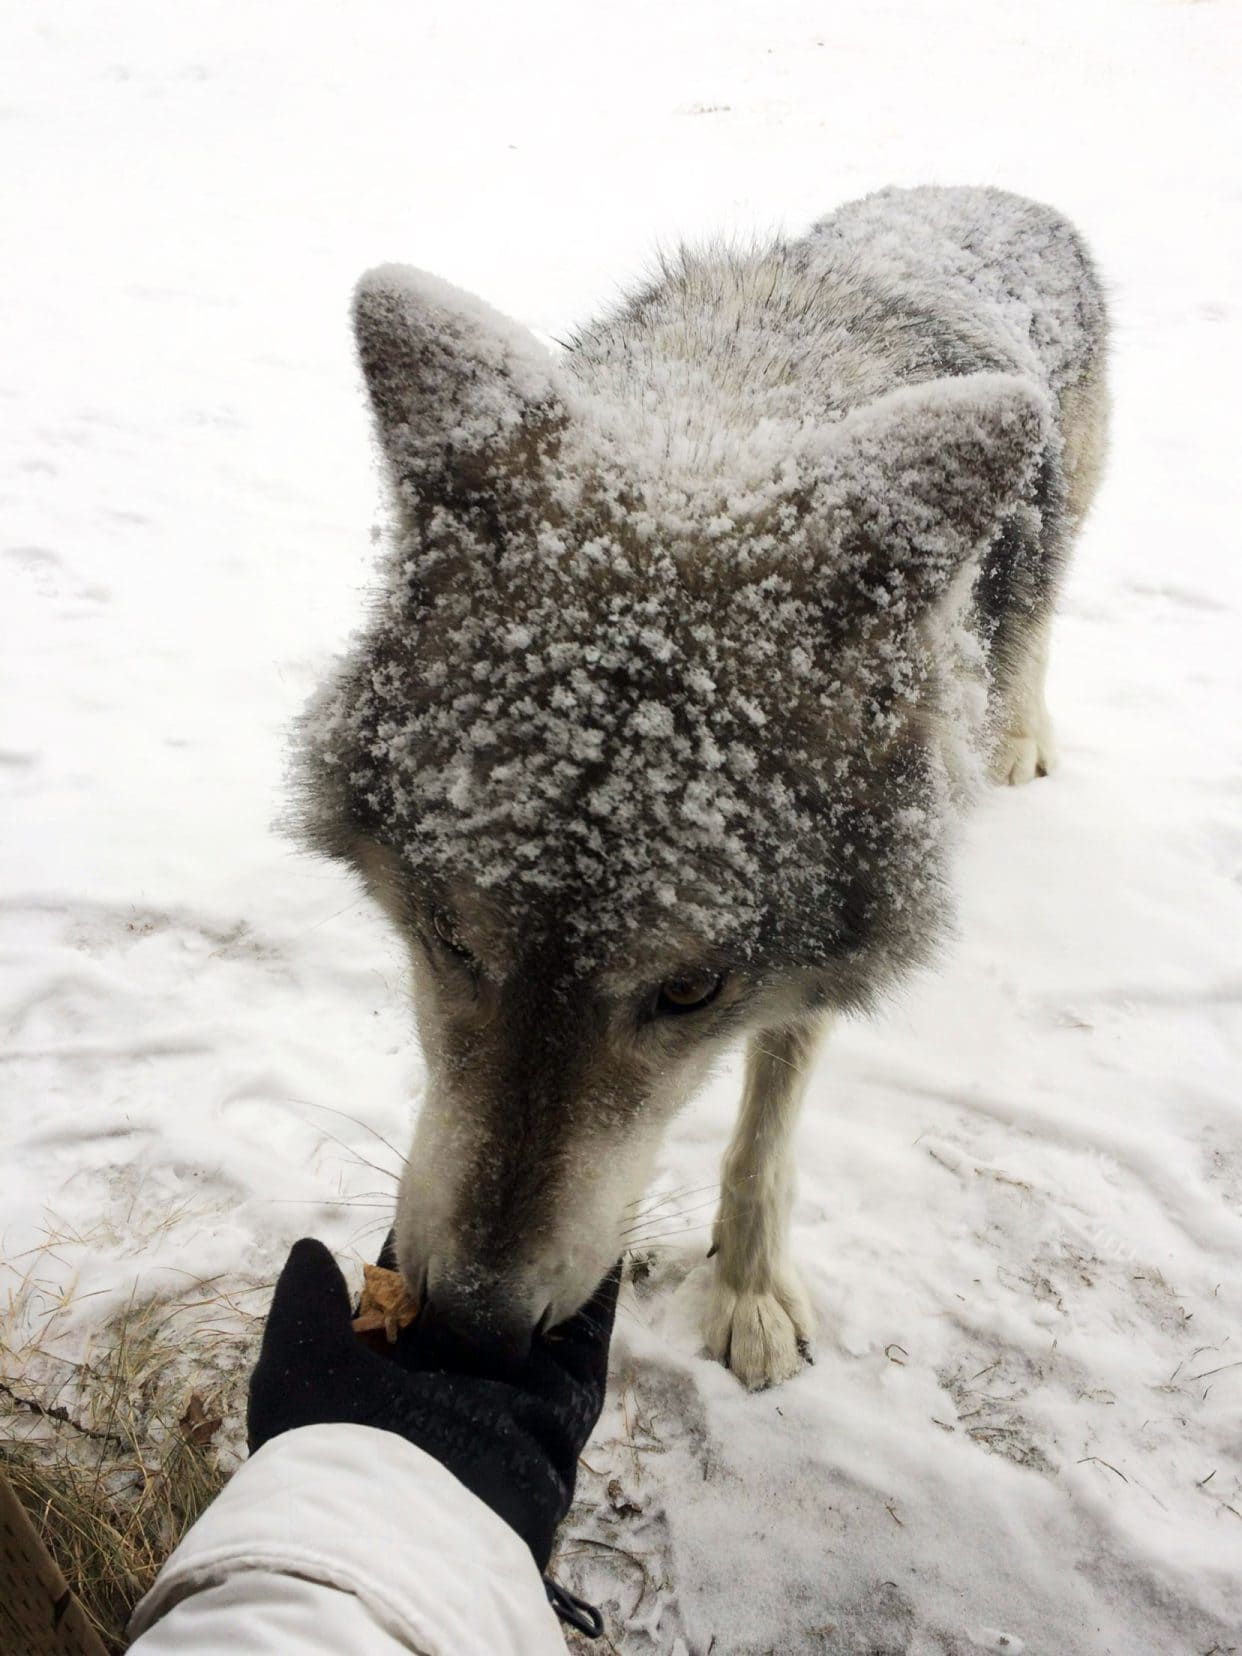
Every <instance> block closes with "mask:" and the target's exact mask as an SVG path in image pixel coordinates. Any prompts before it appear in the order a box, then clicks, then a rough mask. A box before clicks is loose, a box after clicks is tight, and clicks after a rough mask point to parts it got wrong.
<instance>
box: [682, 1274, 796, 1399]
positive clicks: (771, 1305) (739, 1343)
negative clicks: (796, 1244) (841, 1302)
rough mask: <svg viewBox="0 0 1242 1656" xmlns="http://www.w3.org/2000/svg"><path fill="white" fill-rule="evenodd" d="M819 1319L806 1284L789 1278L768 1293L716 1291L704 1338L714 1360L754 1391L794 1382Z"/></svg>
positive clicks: (722, 1286)
mask: <svg viewBox="0 0 1242 1656" xmlns="http://www.w3.org/2000/svg"><path fill="white" fill-rule="evenodd" d="M813 1322H814V1318H813V1317H812V1315H811V1308H810V1306H809V1304H808V1303H807V1298H806V1295H805V1294H804V1293H803V1291H802V1287H801V1284H799V1283H798V1282H796V1281H793V1280H790V1279H788V1278H787V1279H786V1280H785V1281H784V1282H783V1283H780V1284H779V1285H777V1287H776V1288H775V1289H773V1290H772V1291H771V1292H769V1293H766V1294H755V1293H746V1292H736V1291H735V1290H734V1289H732V1288H729V1287H727V1286H726V1284H724V1283H723V1282H717V1283H716V1284H715V1286H714V1287H713V1289H712V1297H711V1301H710V1303H709V1305H708V1308H707V1315H706V1316H705V1317H704V1319H703V1338H704V1340H705V1342H706V1344H707V1349H708V1351H709V1352H710V1353H711V1355H712V1356H713V1357H716V1358H718V1359H719V1360H720V1361H721V1362H722V1363H724V1364H725V1366H726V1367H727V1368H730V1369H732V1371H733V1373H734V1374H736V1375H737V1377H738V1379H739V1380H740V1381H741V1382H742V1384H743V1385H744V1386H745V1387H747V1388H748V1390H750V1391H759V1390H760V1389H761V1388H762V1387H764V1386H777V1385H779V1384H780V1383H781V1381H782V1380H790V1379H792V1378H793V1376H794V1375H795V1374H797V1372H798V1370H799V1369H800V1368H801V1367H802V1365H803V1363H804V1362H805V1361H807V1360H808V1358H807V1350H806V1347H807V1341H808V1340H809V1339H810V1336H811V1329H812V1325H813Z"/></svg>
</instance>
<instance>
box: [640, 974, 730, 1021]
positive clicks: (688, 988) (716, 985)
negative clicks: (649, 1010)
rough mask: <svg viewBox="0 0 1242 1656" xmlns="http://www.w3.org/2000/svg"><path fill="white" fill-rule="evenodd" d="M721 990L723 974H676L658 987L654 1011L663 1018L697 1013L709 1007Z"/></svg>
mask: <svg viewBox="0 0 1242 1656" xmlns="http://www.w3.org/2000/svg"><path fill="white" fill-rule="evenodd" d="M723 988H724V973H723V972H678V974H677V976H676V977H671V978H665V980H664V982H663V983H662V984H661V985H660V988H659V992H658V993H657V995H656V1004H655V1009H656V1011H657V1012H659V1013H662V1014H663V1015H664V1016H665V1017H677V1016H680V1015H681V1014H682V1013H684V1012H698V1011H700V1010H701V1009H702V1008H703V1007H705V1006H710V1005H711V1003H712V1002H713V1001H714V1000H715V998H716V996H717V995H718V994H719V993H720V991H721V990H722V989H723Z"/></svg>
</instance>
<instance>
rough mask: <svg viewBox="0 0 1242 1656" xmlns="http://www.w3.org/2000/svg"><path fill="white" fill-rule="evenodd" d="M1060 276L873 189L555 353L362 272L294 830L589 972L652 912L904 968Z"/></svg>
mask: <svg viewBox="0 0 1242 1656" xmlns="http://www.w3.org/2000/svg"><path fill="white" fill-rule="evenodd" d="M915 209H917V211H918V212H919V213H921V214H922V215H923V216H924V217H925V218H926V219H927V221H928V223H929V224H932V225H934V226H937V227H938V229H939V240H936V239H934V238H932V251H931V256H930V257H927V256H926V248H925V247H923V246H922V243H925V242H926V241H927V240H928V238H927V237H923V238H922V239H921V243H920V253H919V255H918V256H917V259H916V255H915V254H914V253H912V252H911V251H910V249H911V247H912V246H913V245H914V243H913V241H912V240H911V239H910V238H911V231H910V223H909V220H910V216H911V213H912V212H913V211H915ZM968 218H969V219H972V220H973V219H982V221H983V222H986V223H990V222H991V221H992V220H995V221H996V223H995V226H994V228H993V231H992V235H991V239H990V241H989V243H988V245H987V248H986V252H987V254H988V255H989V256H990V255H991V254H992V252H993V251H994V250H995V248H997V247H1001V246H1005V245H1006V241H1005V238H1006V237H1008V258H1007V262H1006V263H1004V264H1003V265H1002V267H1001V269H1000V272H999V274H997V275H995V276H989V278H988V282H984V281H983V279H982V274H981V273H982V271H983V266H982V264H981V260H980V256H979V255H978V254H975V253H973V252H971V251H970V245H969V240H968V238H966V239H964V237H963V225H964V223H965V221H966V219H968ZM1032 222H1034V223H1035V225H1036V226H1037V230H1038V233H1037V235H1036V237H1035V243H1036V244H1037V245H1034V244H1033V243H1032V236H1031V230H1030V226H1031V223H1032ZM894 248H896V249H898V250H899V251H900V252H901V254H902V256H901V257H895V256H894V254H893V249H894ZM1032 252H1034V255H1035V262H1036V264H1037V265H1038V267H1039V269H1038V270H1037V272H1036V274H1035V275H1034V276H1031V277H1029V278H1028V280H1027V283H1026V284H1025V285H1024V284H1019V283H1014V282H1011V281H1009V279H1008V277H1007V275H1006V271H1007V270H1008V269H1009V267H1010V266H1012V267H1014V268H1017V267H1019V266H1020V265H1021V263H1022V260H1023V258H1024V257H1027V256H1030V255H1032ZM950 254H951V256H950ZM916 265H917V268H916ZM1045 267H1047V268H1048V269H1050V270H1052V271H1053V272H1055V273H1056V275H1057V278H1058V279H1057V280H1054V281H1052V282H1050V283H1048V284H1046V287H1045V286H1040V284H1039V282H1038V277H1039V276H1040V275H1041V274H1042V272H1043V270H1044V268H1045ZM1083 268H1084V267H1083V261H1082V256H1081V254H1080V253H1079V252H1078V250H1077V245H1076V243H1075V242H1074V240H1073V238H1072V234H1071V233H1069V232H1067V231H1066V230H1065V229H1064V227H1063V226H1061V225H1060V221H1059V220H1056V219H1055V218H1054V217H1053V215H1051V214H1050V213H1048V212H1047V210H1045V209H1042V208H1037V207H1034V206H1032V205H1031V204H1029V203H1020V202H1015V200H1014V198H1010V197H1005V196H1002V195H1000V194H999V193H998V192H985V191H915V192H897V193H889V194H886V195H884V196H881V197H878V198H873V201H872V202H871V203H861V204H858V205H857V206H856V207H855V208H853V209H846V210H845V211H844V213H843V214H842V215H841V216H840V218H839V219H838V220H836V221H832V220H830V221H828V223H827V224H826V225H824V226H821V227H819V228H818V229H817V230H816V231H815V232H813V233H812V235H811V236H810V237H809V238H808V239H807V240H806V241H804V242H801V243H798V244H795V245H780V246H776V247H773V248H770V249H766V250H756V251H754V252H752V253H749V254H742V253H738V252H732V251H728V250H723V251H721V250H715V251H711V250H709V251H707V252H705V253H702V254H693V253H684V254H683V255H682V257H681V258H680V260H679V261H678V262H677V263H676V264H673V265H671V266H668V267H666V268H665V269H664V270H663V272H662V273H661V275H660V277H659V279H658V280H657V281H656V282H655V283H654V284H653V286H651V287H650V288H649V289H648V290H647V291H646V292H644V293H642V294H640V295H638V296H637V297H635V298H634V299H633V300H631V301H630V302H629V303H628V304H627V305H625V306H623V307H622V308H621V309H620V310H619V311H618V312H616V313H615V314H614V315H612V316H610V317H608V318H606V319H604V320H603V321H602V322H601V323H599V324H598V325H597V326H595V327H593V328H590V329H587V330H585V331H584V332H583V333H582V334H581V335H580V336H579V337H578V338H577V339H576V340H575V341H574V342H573V343H572V345H571V347H570V349H569V350H568V351H567V352H565V353H564V355H562V356H560V357H556V358H554V357H552V356H550V355H548V354H547V353H545V352H543V351H542V350H541V348H540V347H539V346H538V345H537V344H536V342H535V341H534V340H533V339H532V338H531V337H530V336H529V335H528V334H526V333H525V332H524V331H523V330H521V329H520V328H518V327H516V326H515V325H514V324H512V323H510V322H508V321H507V320H505V319H504V318H502V317H500V316H498V315H497V314H496V313H495V312H493V311H492V310H490V308H489V307H487V306H485V305H483V304H482V303H481V302H480V301H479V300H477V299H475V298H473V297H472V296H470V295H468V294H463V293H459V292H458V291H457V290H455V289H452V288H449V287H448V286H446V285H445V284H444V283H442V282H439V281H438V280H437V279H435V278H433V277H430V276H427V275H424V274H422V273H420V272H416V271H410V270H405V269H403V268H401V267H391V266H389V267H384V268H381V269H379V270H377V271H374V272H372V273H371V274H370V275H369V276H367V277H366V278H364V279H363V281H362V283H361V284H360V286H359V289H358V293H357V298H356V306H355V320H356V327H357V334H358V341H359V350H360V356H361V360H362V364H363V368H364V372H365V375H366V379H367V384H368V389H369V391H370V395H371V400H372V405H373V408H374V411H375V415H376V420H377V425H378V428H379V433H380V437H381V441H382V444H383V447H384V451H385V454H386V457H387V461H388V465H389V470H390V473H391V476H392V479H393V482H394V485H395V488H396V494H397V501H398V527H397V533H396V536H395V542H394V546H393V549H392V552H391V556H390V558H389V563H388V571H387V580H386V588H385V591H384V594H383V600H382V603H381V605H380V607H379V609H378V612H377V614H376V617H375V619H374V621H373V623H372V626H371V628H370V629H369V630H368V632H367V633H366V634H365V635H364V636H363V637H362V639H361V640H360V641H359V643H358V645H357V646H356V648H355V650H354V652H353V654H352V656H351V657H350V658H349V660H348V661H347V662H346V663H345V664H344V667H343V669H342V671H341V673H340V675H339V677H338V679H337V680H336V682H335V683H334V684H333V685H332V686H330V687H329V689H328V691H327V692H326V693H325V694H323V695H322V696H321V697H320V698H319V699H318V701H317V702H316V704H315V705H314V707H313V708H312V710H311V713H310V715H309V717H308V719H307V721H306V723H305V728H304V742H305V755H306V764H305V769H304V773H303V775H304V780H305V781H306V783H307V784H308V788H307V792H308V795H309V798H310V800H311V805H310V810H309V824H310V829H311V834H312V836H313V837H314V838H315V839H316V840H317V841H318V843H320V844H321V845H324V846H326V847H327V848H328V849H332V850H337V851H346V852H347V848H348V842H349V840H350V837H351V836H352V835H353V834H357V833H361V834H363V835H367V836H370V837H372V838H374V839H377V840H379V841H380V842H381V843H383V844H384V845H386V846H387V847H389V848H390V849H391V850H393V851H395V852H397V853H398V854H399V856H400V857H401V859H402V862H403V865H404V866H405V867H406V869H407V870H408V871H409V873H410V875H411V877H412V878H413V879H414V880H415V882H416V883H418V884H421V885H422V886H423V887H424V888H426V889H428V890H431V891H435V890H442V889H443V888H444V887H445V886H446V885H449V884H451V883H452V882H454V881H460V880H468V881H470V882H472V883H473V884H475V885H476V886H478V887H482V888H483V889H484V890H486V891H489V892H492V893H495V894H497V895H498V896H499V897H500V898H501V900H502V903H503V907H504V909H505V911H506V912H507V913H508V914H510V915H511V916H513V918H514V922H515V924H521V925H528V924H529V923H530V917H531V916H532V915H533V914H535V913H541V914H544V915H547V914H549V913H554V914H556V915H557V916H558V919H557V922H556V923H557V924H558V926H559V927H560V928H561V929H563V930H564V931H565V932H566V933H567V934H569V935H570V936H571V938H572V939H573V941H574V942H575V943H576V945H577V947H578V950H579V953H580V957H581V958H582V959H583V960H584V961H587V960H588V957H589V955H590V953H591V951H592V950H594V951H598V952H599V954H600V955H601V957H602V955H603V954H604V953H607V952H609V951H613V952H615V950H616V949H617V948H618V947H619V946H620V945H621V944H622V942H623V940H624V939H625V937H626V935H627V934H631V933H634V932H635V931H638V932H641V933H642V934H644V935H649V934H650V932H651V930H652V929H653V928H660V927H663V928H664V929H666V930H676V931H679V932H683V933H684V932H685V931H687V930H688V931H689V932H691V933H692V934H693V935H695V936H696V937H697V938H698V940H699V941H700V943H701V945H702V946H704V947H706V948H709V949H710V948H716V949H719V950H724V949H726V948H728V949H731V950H733V951H734V952H735V953H736V952H738V951H740V952H741V954H742V955H743V956H744V957H748V958H752V959H753V958H754V957H755V956H756V954H761V953H762V952H763V951H764V950H765V949H768V948H773V947H779V949H780V951H781V953H782V954H783V955H784V956H785V957H786V958H796V959H801V960H803V961H804V962H806V963H808V964H811V963H816V964H823V963H824V962H825V961H828V960H831V959H840V958H842V957H844V956H847V955H848V954H849V953H850V952H851V951H852V950H854V949H856V948H857V947H859V946H860V945H861V944H862V943H863V942H864V941H866V942H867V943H868V944H869V945H870V948H871V954H872V957H873V965H874V964H875V963H876V961H877V960H878V959H879V957H880V956H882V955H885V956H887V957H888V960H889V963H890V964H892V965H900V964H903V963H905V962H907V961H909V960H913V959H915V958H917V957H918V956H919V955H920V954H921V953H922V951H923V950H924V949H925V947H926V943H927V939H928V936H929V934H930V931H931V930H932V925H931V922H932V920H933V918H934V916H935V914H936V912H937V911H938V910H939V908H940V906H941V897H940V887H941V862H942V856H943V851H944V846H945V842H946V829H947V826H948V822H949V818H950V815H951V801H952V800H953V798H954V797H955V796H956V795H957V794H959V793H960V791H961V788H962V786H963V784H964V783H965V782H967V781H968V778H967V777H966V776H965V775H964V774H963V771H964V755H966V754H968V753H970V752H973V753H974V754H975V755H977V754H978V752H979V739H980V737H981V735H982V731H981V728H980V725H981V718H980V715H981V711H982V703H981V699H980V698H979V697H978V696H976V697H975V698H974V700H973V703H971V704H970V705H971V706H973V714H972V724H973V728H970V729H968V730H966V731H965V732H963V731H962V729H961V728H960V726H961V715H962V709H963V706H964V705H966V704H964V703H963V701H962V698H961V695H960V681H961V679H962V676H963V675H962V669H963V668H966V669H967V671H966V674H965V677H966V678H967V679H970V678H971V676H972V674H973V676H974V678H975V679H976V680H977V678H978V665H979V652H978V649H977V646H975V647H972V644H971V641H970V637H969V634H968V631H967V623H968V622H969V621H970V620H971V619H972V611H971V604H970V597H971V593H970V586H971V582H970V579H969V578H967V579H966V580H964V581H963V580H959V579H957V577H958V576H959V574H960V573H961V572H962V571H967V572H968V576H969V575H972V574H973V572H974V570H975V569H976V568H977V566H978V561H979V558H980V556H981V554H982V553H983V552H984V551H985V550H986V549H987V548H988V547H989V546H990V545H991V544H992V542H993V541H994V540H995V539H996V537H997V535H998V533H999V532H1000V531H1001V529H1002V526H1003V525H1005V524H1006V523H1010V522H1013V521H1014V520H1015V519H1016V518H1017V517H1019V516H1020V515H1021V514H1023V513H1025V514H1026V515H1027V517H1028V518H1030V517H1032V515H1033V514H1035V515H1036V519H1037V507H1036V505H1035V504H1034V487H1033V484H1034V477H1035V473H1036V469H1037V466H1038V465H1039V464H1040V463H1041V461H1046V459H1047V456H1048V454H1049V453H1052V454H1055V453H1056V451H1057V445H1058V443H1059V435H1058V432H1057V428H1056V424H1055V411H1054V407H1053V402H1054V398H1055V394H1056V392H1057V391H1058V390H1059V389H1060V388H1061V387H1062V386H1063V385H1064V383H1065V381H1066V377H1067V374H1068V372H1069V368H1068V367H1067V363H1069V362H1070V360H1071V355H1072V353H1071V352H1070V345H1071V344H1072V343H1073V342H1074V341H1075V339H1076V343H1077V350H1078V359H1079V368H1080V370H1081V367H1082V361H1081V359H1082V356H1083V347H1084V338H1083V333H1082V328H1081V326H1080V325H1079V324H1078V323H1076V321H1075V313H1074V307H1075V306H1078V307H1079V309H1081V307H1082V304H1083V300H1082V296H1081V293H1080V292H1079V290H1080V289H1081V286H1082V273H1083ZM1075 273H1076V276H1075ZM1027 285H1035V286H1039V289H1040V292H1041V293H1042V292H1047V293H1049V294H1050V295H1051V309H1048V307H1047V306H1045V308H1044V309H1040V310H1038V316H1039V318H1041V319H1042V320H1040V321H1039V322H1038V323H1037V321H1036V315H1037V307H1036V306H1035V305H1034V303H1033V302H1032V301H1031V300H1030V299H1029V298H1028V297H1024V295H1025V293H1026V286H1027ZM1002 290H1003V291H1002ZM933 298H935V299H938V300H939V301H940V304H939V313H938V315H937V318H936V321H935V325H931V324H930V323H929V320H928V319H929V317H930V316H931V315H932V312H931V311H930V309H929V307H930V304H931V301H932V299H933ZM920 323H921V324H922V325H920ZM1076 327H1078V334H1077V336H1075V333H1074V330H1075V328H1076ZM1044 340H1052V341H1054V342H1055V349H1053V350H1052V351H1051V354H1050V355H1048V356H1047V357H1046V358H1045V356H1044V355H1043V354H1041V352H1042V347H1041V341H1044ZM1033 532H1034V534H1035V535H1036V536H1037V535H1038V533H1039V524H1038V521H1037V520H1036V521H1035V523H1034V530H1033ZM949 594H952V599H951V601H946V600H947V597H948V595H949ZM974 619H975V620H976V622H977V621H978V619H979V618H978V617H977V616H975V617H974ZM972 656H973V658H974V659H973V660H972V659H971V658H972Z"/></svg>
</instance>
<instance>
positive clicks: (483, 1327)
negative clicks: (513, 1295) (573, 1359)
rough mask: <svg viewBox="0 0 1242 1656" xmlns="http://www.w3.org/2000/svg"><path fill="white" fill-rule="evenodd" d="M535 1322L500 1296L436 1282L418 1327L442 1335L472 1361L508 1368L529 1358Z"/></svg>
mask: <svg viewBox="0 0 1242 1656" xmlns="http://www.w3.org/2000/svg"><path fill="white" fill-rule="evenodd" d="M536 1321H537V1319H536V1318H533V1317H531V1316H529V1315H528V1314H527V1311H526V1308H525V1307H524V1306H523V1305H521V1304H517V1303H515V1302H514V1301H513V1300H511V1299H507V1298H506V1297H505V1296H504V1294H503V1292H501V1291H496V1292H494V1293H482V1292H480V1291H479V1290H478V1289H477V1288H464V1287H462V1286H460V1285H459V1284H455V1283H453V1282H451V1281H447V1282H438V1283H436V1284H435V1285H434V1286H433V1287H432V1288H431V1290H430V1292H429V1293H428V1295H427V1298H426V1300H425V1302H424V1304H423V1309H422V1313H421V1315H420V1317H419V1324H420V1326H422V1327H423V1328H425V1329H427V1330H428V1331H429V1332H433V1333H435V1334H436V1335H443V1336H444V1337H445V1338H446V1339H447V1340H448V1341H450V1342H451V1343H452V1344H454V1345H457V1346H459V1347H460V1348H461V1349H462V1350H463V1351H464V1352H468V1353H469V1354H470V1356H471V1357H472V1358H475V1359H482V1360H483V1361H484V1362H485V1363H487V1364H489V1365H493V1364H494V1365H498V1366H500V1367H509V1366H511V1365H513V1364H515V1363H520V1362H522V1361H523V1360H524V1359H525V1358H527V1357H528V1356H529V1355H530V1347H531V1341H532V1339H533V1337H534V1333H535V1323H536Z"/></svg>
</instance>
